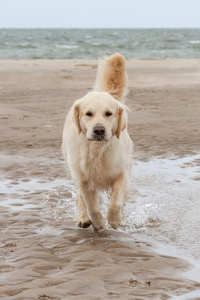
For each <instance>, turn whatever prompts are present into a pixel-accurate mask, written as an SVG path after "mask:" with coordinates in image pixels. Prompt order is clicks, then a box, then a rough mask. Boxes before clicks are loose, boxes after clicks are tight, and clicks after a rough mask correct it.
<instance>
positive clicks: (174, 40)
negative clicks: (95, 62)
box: [0, 29, 200, 59]
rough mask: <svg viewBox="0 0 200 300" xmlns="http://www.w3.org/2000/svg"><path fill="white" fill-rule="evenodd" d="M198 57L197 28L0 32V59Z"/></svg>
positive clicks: (198, 36) (6, 30)
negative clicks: (114, 55)
mask: <svg viewBox="0 0 200 300" xmlns="http://www.w3.org/2000/svg"><path fill="white" fill-rule="evenodd" d="M115 52H120V53H121V54H123V55H124V56H125V57H126V58H136V59H142V58H158V59H164V58H200V29H0V59H74V58H77V59H78V58H80V59H97V58H99V57H102V56H104V55H110V54H113V53H115Z"/></svg>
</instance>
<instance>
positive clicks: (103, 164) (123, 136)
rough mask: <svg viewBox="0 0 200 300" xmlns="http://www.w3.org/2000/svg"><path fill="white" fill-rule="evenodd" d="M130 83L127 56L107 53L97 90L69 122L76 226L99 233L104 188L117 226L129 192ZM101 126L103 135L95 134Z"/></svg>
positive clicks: (66, 148)
mask: <svg viewBox="0 0 200 300" xmlns="http://www.w3.org/2000/svg"><path fill="white" fill-rule="evenodd" d="M127 84H128V77H127V73H126V64H125V59H124V57H123V56H122V55H120V54H118V53H117V54H114V55H112V56H109V57H105V58H104V59H102V60H101V61H100V62H99V66H98V70H97V78H96V82H95V86H94V90H93V91H92V92H89V93H88V94H87V95H86V96H84V97H83V98H81V99H79V100H77V101H76V102H75V103H74V105H73V106H72V108H71V110H70V111H69V113H68V115H67V118H66V121H65V126H64V131H63V143H62V150H63V155H64V157H65V159H66V160H67V162H68V165H69V169H70V173H71V176H72V178H73V180H74V183H75V186H76V205H77V209H78V220H77V224H78V226H80V227H84V228H85V227H88V226H89V225H90V224H91V223H92V226H93V229H94V231H97V232H98V231H101V230H102V229H103V228H104V226H105V220H104V218H103V216H102V215H101V212H100V203H99V192H100V191H101V190H109V189H111V191H112V194H111V199H110V203H109V207H108V212H107V220H108V222H109V224H110V225H111V226H112V228H114V229H116V228H118V226H119V224H120V222H121V218H122V210H123V205H124V200H125V198H126V196H127V193H128V190H129V185H130V173H131V166H132V158H131V156H132V148H133V145H132V141H131V139H130V137H129V135H128V132H127V113H126V106H125V99H124V98H125V95H126V94H127ZM96 126H97V127H100V128H103V129H104V130H103V131H104V132H103V135H100V136H98V137H97V136H96V135H95V133H94V132H95V128H96Z"/></svg>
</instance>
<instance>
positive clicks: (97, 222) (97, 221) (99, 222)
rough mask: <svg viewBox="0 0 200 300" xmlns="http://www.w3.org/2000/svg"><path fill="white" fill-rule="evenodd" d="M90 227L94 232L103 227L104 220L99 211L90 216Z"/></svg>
mask: <svg viewBox="0 0 200 300" xmlns="http://www.w3.org/2000/svg"><path fill="white" fill-rule="evenodd" d="M92 227H93V230H94V232H100V231H102V230H103V229H104V227H105V220H104V218H103V217H102V215H101V214H100V213H97V214H95V215H94V216H93V218H92Z"/></svg>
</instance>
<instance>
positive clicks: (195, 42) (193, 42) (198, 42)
mask: <svg viewBox="0 0 200 300" xmlns="http://www.w3.org/2000/svg"><path fill="white" fill-rule="evenodd" d="M190 44H200V40H196V41H190Z"/></svg>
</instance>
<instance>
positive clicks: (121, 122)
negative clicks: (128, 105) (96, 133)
mask: <svg viewBox="0 0 200 300" xmlns="http://www.w3.org/2000/svg"><path fill="white" fill-rule="evenodd" d="M123 112H124V109H123V108H122V107H119V112H118V127H117V131H116V136H117V138H118V139H119V137H120V133H121V132H122V131H123V130H124V129H125V128H126V119H125V117H124V116H123Z"/></svg>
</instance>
